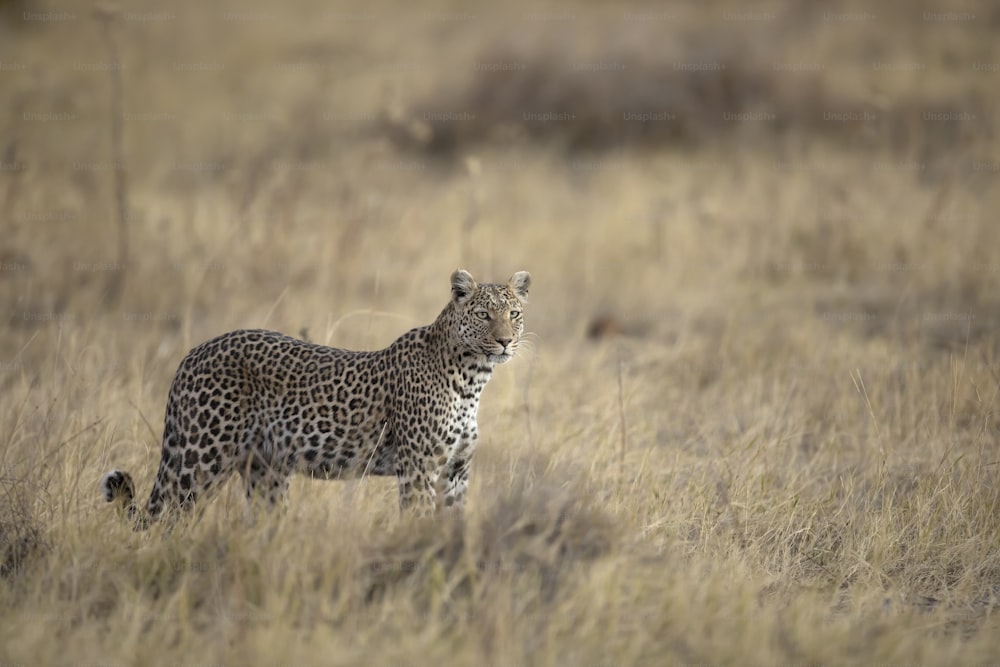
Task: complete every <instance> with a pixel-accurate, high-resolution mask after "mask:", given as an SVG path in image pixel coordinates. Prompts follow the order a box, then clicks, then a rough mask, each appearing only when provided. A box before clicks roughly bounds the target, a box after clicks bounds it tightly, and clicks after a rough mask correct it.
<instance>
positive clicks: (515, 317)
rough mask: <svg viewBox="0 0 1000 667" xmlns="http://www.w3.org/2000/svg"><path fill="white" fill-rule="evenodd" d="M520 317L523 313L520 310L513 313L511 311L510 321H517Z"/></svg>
mask: <svg viewBox="0 0 1000 667" xmlns="http://www.w3.org/2000/svg"><path fill="white" fill-rule="evenodd" d="M519 317H521V311H520V310H512V311H510V319H512V320H516V319H517V318H519Z"/></svg>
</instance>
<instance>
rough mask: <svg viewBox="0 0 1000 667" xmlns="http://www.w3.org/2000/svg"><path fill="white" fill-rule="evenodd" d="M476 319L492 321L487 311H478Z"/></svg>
mask: <svg viewBox="0 0 1000 667" xmlns="http://www.w3.org/2000/svg"><path fill="white" fill-rule="evenodd" d="M476 317H478V318H479V319H481V320H488V319H490V314H489V313H487V312H486V311H485V310H477V311H476Z"/></svg>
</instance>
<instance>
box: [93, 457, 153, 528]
mask: <svg viewBox="0 0 1000 667" xmlns="http://www.w3.org/2000/svg"><path fill="white" fill-rule="evenodd" d="M101 492H102V493H103V494H104V499H105V500H106V501H108V502H109V503H117V504H118V507H119V509H121V511H122V512H123V513H124V514H125V516H126V517H128V521H129V523H131V524H132V525H133V526H134V527H135V529H136V530H142V529H144V528H146V527H147V526H148V525H149V521H148V520H147V519H146V517H144V516H142V514H141V513H140V512H139V506H138V505H136V502H135V482H133V481H132V475H130V474H128V473H127V472H124V471H122V470H112V471H111V472H109V473H108V474H107V475H105V476H104V477H103V478H102V479H101Z"/></svg>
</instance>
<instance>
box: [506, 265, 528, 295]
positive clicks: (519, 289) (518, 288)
mask: <svg viewBox="0 0 1000 667" xmlns="http://www.w3.org/2000/svg"><path fill="white" fill-rule="evenodd" d="M507 286H508V287H510V288H511V289H512V290H513V291H514V294H516V295H517V298H518V299H520V300H521V301H527V300H528V288H529V287H531V274H530V273H528V272H527V271H518V272H517V273H515V274H514V275H512V276H511V277H510V280H509V281H508V282H507Z"/></svg>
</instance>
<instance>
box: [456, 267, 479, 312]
mask: <svg viewBox="0 0 1000 667" xmlns="http://www.w3.org/2000/svg"><path fill="white" fill-rule="evenodd" d="M477 289H479V285H477V284H476V281H475V279H473V277H472V274H471V273H469V272H468V271H466V270H465V269H459V270H457V271H455V273H453V274H451V298H452V301H454V302H455V303H457V304H458V305H462V304H463V303H465V302H466V301H468V300H469V299H471V298H472V295H473V294H475V293H476V290H477Z"/></svg>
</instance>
